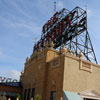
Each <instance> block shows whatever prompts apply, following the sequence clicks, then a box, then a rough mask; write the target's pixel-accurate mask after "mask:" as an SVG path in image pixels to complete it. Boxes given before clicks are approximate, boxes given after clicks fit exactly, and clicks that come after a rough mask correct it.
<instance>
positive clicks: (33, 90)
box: [31, 88, 35, 100]
mask: <svg viewBox="0 0 100 100" xmlns="http://www.w3.org/2000/svg"><path fill="white" fill-rule="evenodd" d="M34 95H35V88H32V92H31V98H33V100H34Z"/></svg>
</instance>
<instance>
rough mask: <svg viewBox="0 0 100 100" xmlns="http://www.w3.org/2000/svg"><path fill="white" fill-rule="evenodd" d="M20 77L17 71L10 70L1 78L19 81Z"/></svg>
mask: <svg viewBox="0 0 100 100" xmlns="http://www.w3.org/2000/svg"><path fill="white" fill-rule="evenodd" d="M20 75H21V73H20V72H19V71H18V70H10V71H8V72H6V73H4V75H3V76H4V77H7V78H12V79H17V80H19V79H20Z"/></svg>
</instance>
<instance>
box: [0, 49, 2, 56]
mask: <svg viewBox="0 0 100 100" xmlns="http://www.w3.org/2000/svg"><path fill="white" fill-rule="evenodd" d="M1 56H2V51H1V49H0V57H1Z"/></svg>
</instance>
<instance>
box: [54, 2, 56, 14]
mask: <svg viewBox="0 0 100 100" xmlns="http://www.w3.org/2000/svg"><path fill="white" fill-rule="evenodd" d="M55 12H56V1H54V13H55Z"/></svg>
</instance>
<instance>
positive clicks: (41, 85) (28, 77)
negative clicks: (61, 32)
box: [21, 46, 100, 100]
mask: <svg viewBox="0 0 100 100" xmlns="http://www.w3.org/2000/svg"><path fill="white" fill-rule="evenodd" d="M21 83H22V85H23V100H30V99H31V98H33V100H34V96H36V94H40V95H41V97H42V98H41V100H62V99H63V100H83V99H84V100H100V66H99V65H97V64H94V63H91V62H89V61H86V60H83V58H82V55H81V53H80V54H79V57H76V56H74V53H73V52H72V51H68V50H67V49H66V48H65V47H64V46H63V47H62V49H61V50H59V51H58V50H55V49H53V48H48V47H46V48H45V49H44V50H39V51H38V52H34V53H32V55H31V56H30V58H27V59H26V63H25V68H24V72H23V73H22V75H21Z"/></svg>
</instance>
